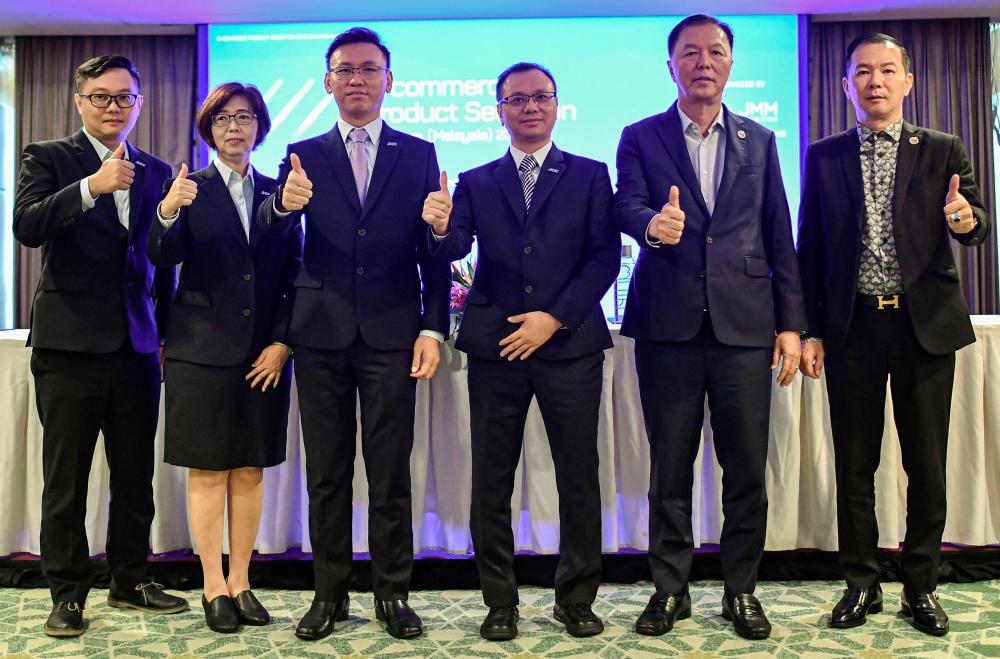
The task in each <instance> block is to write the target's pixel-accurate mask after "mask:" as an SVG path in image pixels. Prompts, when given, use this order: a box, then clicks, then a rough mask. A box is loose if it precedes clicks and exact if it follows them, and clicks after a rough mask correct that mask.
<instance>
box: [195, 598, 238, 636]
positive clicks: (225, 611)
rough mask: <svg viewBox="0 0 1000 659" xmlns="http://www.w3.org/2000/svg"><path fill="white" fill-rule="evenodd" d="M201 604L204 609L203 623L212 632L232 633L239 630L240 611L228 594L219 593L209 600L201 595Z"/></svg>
mask: <svg viewBox="0 0 1000 659" xmlns="http://www.w3.org/2000/svg"><path fill="white" fill-rule="evenodd" d="M201 606H202V608H204V609H205V624H206V625H208V628H209V629H211V630H212V631H213V632H218V633H220V634H232V633H233V632H237V631H239V630H240V612H239V611H237V610H236V604H235V602H233V598H231V597H230V596H229V595H219V596H218V597H216V598H215V599H213V600H212V601H211V602H209V601H208V600H207V599H206V598H205V596H204V595H202V596H201Z"/></svg>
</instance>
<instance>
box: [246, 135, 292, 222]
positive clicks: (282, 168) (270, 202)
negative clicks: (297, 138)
mask: <svg viewBox="0 0 1000 659" xmlns="http://www.w3.org/2000/svg"><path fill="white" fill-rule="evenodd" d="M291 152H292V145H291V144H289V145H288V148H287V149H286V151H285V157H284V158H283V159H282V160H281V164H279V165H278V178H277V185H275V186H274V192H272V193H271V194H270V195H268V196H267V198H266V199H264V201H263V202H261V204H260V206H258V207H257V214H256V216H255V217H254V221H255V222H257V226H259V227H260V228H261V229H263V230H264V231H271V230H272V229H277V230H281V228H287V223H289V222H291V223H295V224H298V223H300V220H301V219H302V211H292V212H291V213H290V214H288V215H279V214H278V213H277V211H276V208H275V203H276V202H277V201H279V200H280V197H279V195H280V194H281V191H282V189H283V188H284V186H285V181H287V180H288V173H289V172H291V171H292V166H291V164H290V163H289V160H288V156H289V154H291Z"/></svg>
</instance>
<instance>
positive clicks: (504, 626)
mask: <svg viewBox="0 0 1000 659" xmlns="http://www.w3.org/2000/svg"><path fill="white" fill-rule="evenodd" d="M520 619H521V616H520V614H518V612H517V607H516V606H491V607H490V612H489V613H488V614H486V620H484V621H483V624H481V625H480V626H479V635H480V636H482V637H483V638H485V639H486V640H487V641H509V640H511V639H513V638H515V637H516V636H517V621H518V620H520Z"/></svg>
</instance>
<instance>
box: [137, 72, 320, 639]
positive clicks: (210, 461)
mask: <svg viewBox="0 0 1000 659" xmlns="http://www.w3.org/2000/svg"><path fill="white" fill-rule="evenodd" d="M270 126H271V122H270V118H269V117H268V114H267V107H266V105H265V104H264V99H263V98H262V97H261V94H260V91H259V90H258V89H257V88H256V87H253V86H244V85H242V84H240V83H237V82H229V83H225V84H223V85H219V86H218V87H216V88H215V89H214V90H212V92H211V93H210V94H209V95H208V98H206V99H205V101H204V103H203V104H202V106H201V109H200V110H199V111H198V118H197V127H198V133H199V135H201V137H202V139H204V140H205V142H207V143H208V145H209V146H211V147H212V148H214V149H215V150H216V152H217V156H216V158H215V160H214V161H213V162H212V164H210V165H209V166H208V167H206V168H205V169H202V170H199V171H196V172H191V173H190V174H188V171H187V166H186V165H182V166H181V171H180V174H179V175H178V177H177V178H176V179H174V180H173V181H172V182H171V181H168V182H167V184H166V185H165V186H164V190H165V196H164V199H163V201H162V202H161V203H160V206H159V209H158V221H155V222H153V226H152V228H151V229H150V233H149V258H150V260H151V261H152V262H153V263H155V264H156V265H159V266H165V265H176V264H178V263H183V266H182V267H181V274H180V284H179V286H178V288H177V294H176V297H175V298H174V303H173V307H172V308H173V313H174V315H173V316H172V317H171V322H170V326H169V328H168V330H167V335H166V341H165V345H164V357H165V382H166V440H165V449H164V460H165V461H166V462H168V463H170V464H173V465H178V466H182V467H189V468H190V474H189V477H188V515H189V519H190V524H191V531H192V535H193V537H194V543H195V547H196V549H197V551H198V555H199V557H200V558H201V565H202V570H203V572H204V577H205V584H204V595H203V596H202V605H203V606H204V608H205V619H206V622H207V623H208V626H209V627H210V628H211V629H213V630H214V631H217V632H235V631H237V630H238V629H239V627H240V624H241V623H242V624H247V625H264V624H267V622H268V621H269V620H270V616H269V615H268V613H267V610H266V609H265V608H264V607H263V606H262V605H261V604H260V602H259V601H258V600H257V598H256V597H254V595H253V593H252V592H251V591H250V582H249V578H248V575H247V571H248V568H249V565H250V555H251V553H252V552H253V547H254V544H255V542H256V538H257V530H258V527H259V525H260V513H261V505H262V497H263V470H264V468H265V467H270V466H273V465H277V464H279V463H281V462H283V461H284V459H285V442H286V438H285V433H286V429H287V419H288V401H289V383H290V371H291V363H290V362H289V357H290V355H291V349H290V348H289V347H288V346H287V345H286V342H285V334H286V332H287V329H288V318H289V310H290V308H291V302H292V295H293V290H294V289H293V288H292V281H293V280H294V278H295V274H296V273H297V271H298V268H299V264H300V263H301V255H302V231H301V228H300V226H299V225H294V226H291V227H289V230H288V231H285V232H268V233H267V234H266V235H265V234H264V232H260V231H258V229H257V227H256V223H255V222H254V216H255V215H256V211H257V207H258V205H259V204H260V203H261V201H262V200H263V199H265V198H266V197H267V195H269V194H271V192H273V190H274V187H275V182H274V180H273V179H271V178H268V177H266V176H263V175H261V174H260V173H259V172H257V171H255V170H254V169H253V168H252V167H251V166H250V153H251V151H253V149H254V148H256V146H257V145H258V144H260V143H261V142H262V141H263V140H264V137H265V136H266V135H267V131H268V129H269V128H270ZM227 499H228V511H229V575H228V578H226V576H224V575H223V571H222V537H223V535H222V534H223V514H224V512H225V510H226V505H227Z"/></svg>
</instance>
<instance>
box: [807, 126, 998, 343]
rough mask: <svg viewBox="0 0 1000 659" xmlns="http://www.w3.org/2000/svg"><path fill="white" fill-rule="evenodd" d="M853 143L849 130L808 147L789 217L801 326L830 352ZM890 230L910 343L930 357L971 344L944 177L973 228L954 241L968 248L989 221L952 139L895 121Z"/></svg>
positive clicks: (855, 197) (851, 228)
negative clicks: (794, 221) (961, 199)
mask: <svg viewBox="0 0 1000 659" xmlns="http://www.w3.org/2000/svg"><path fill="white" fill-rule="evenodd" d="M860 153H861V145H860V142H859V140H858V134H857V131H856V130H855V129H854V128H851V129H850V130H847V131H845V132H843V133H839V134H837V135H832V136H830V137H827V138H825V139H822V140H820V141H818V142H816V143H814V144H811V145H810V146H809V149H808V151H807V152H806V162H805V176H804V181H803V188H802V205H801V207H800V210H799V238H798V240H799V245H798V258H799V268H800V270H801V272H802V283H803V289H804V291H805V301H806V310H807V313H808V318H809V328H808V334H809V335H810V336H815V337H819V338H821V339H823V344H824V348H826V349H827V350H831V351H832V350H837V349H838V348H839V347H841V346H842V345H843V343H844V340H845V339H846V338H847V330H848V328H849V327H850V325H851V317H852V314H853V311H854V303H855V296H856V294H857V283H858V264H859V261H860V258H861V235H862V231H863V230H864V217H865V211H864V196H863V193H862V178H861V156H860ZM896 158H897V159H896V183H895V189H894V192H893V195H894V196H893V211H894V213H893V232H894V234H895V239H896V253H897V256H898V257H899V266H900V271H901V272H902V275H903V291H904V294H905V295H906V308H907V314H908V315H909V317H910V321H911V322H912V323H913V329H914V331H915V332H916V335H917V340H918V341H920V345H921V346H922V347H923V348H924V349H925V350H927V351H928V352H930V353H932V354H939V355H940V354H945V353H948V352H953V351H955V350H957V349H959V348H961V347H962V346H965V345H968V344H969V343H972V342H973V341H975V335H974V334H973V332H972V323H971V322H970V321H969V310H968V307H967V306H966V304H965V298H964V297H963V296H962V287H961V284H960V282H959V277H958V269H957V268H956V267H955V259H954V257H953V256H952V251H951V243H950V241H949V240H948V235H949V233H951V232H950V231H949V230H948V227H947V226H946V222H945V219H944V213H943V211H942V209H943V208H944V205H945V204H944V199H945V195H946V194H947V192H948V185H949V183H950V180H951V177H952V175H953V174H959V175H960V176H961V178H962V182H961V186H960V192H961V193H962V194H963V195H964V196H965V198H966V199H967V200H968V201H969V204H970V205H971V206H972V210H973V213H975V215H976V218H977V220H978V221H979V225H978V227H977V228H976V229H975V230H974V231H972V232H971V233H967V234H964V235H958V234H952V235H953V236H954V237H955V239H956V240H958V241H959V242H960V243H962V244H965V245H978V244H980V243H982V242H983V241H984V240H985V239H986V236H987V235H988V234H989V220H988V218H987V214H986V210H985V208H984V207H983V202H982V198H981V197H980V194H979V189H978V188H977V187H976V182H975V180H974V179H973V177H972V167H971V165H970V164H969V159H968V157H967V156H966V155H965V149H964V148H963V146H962V142H961V140H959V139H958V138H957V137H955V136H953V135H948V134H946V133H941V132H938V131H935V130H928V129H926V128H919V127H917V126H912V125H910V124H908V123H905V122H904V123H903V132H902V135H901V137H900V140H899V151H898V155H897V157H896Z"/></svg>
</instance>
